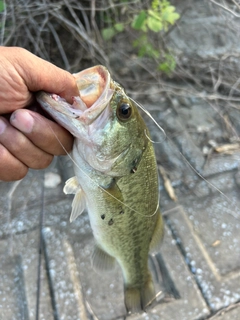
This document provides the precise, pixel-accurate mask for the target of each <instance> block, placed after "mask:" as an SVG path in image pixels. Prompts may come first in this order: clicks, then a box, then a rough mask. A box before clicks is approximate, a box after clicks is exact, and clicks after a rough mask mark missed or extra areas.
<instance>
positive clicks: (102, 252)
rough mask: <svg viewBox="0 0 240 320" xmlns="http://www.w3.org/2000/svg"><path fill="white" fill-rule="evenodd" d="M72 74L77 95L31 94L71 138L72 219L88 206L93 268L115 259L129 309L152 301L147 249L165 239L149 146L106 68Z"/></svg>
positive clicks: (129, 104) (107, 266) (135, 111)
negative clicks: (70, 99)
mask: <svg viewBox="0 0 240 320" xmlns="http://www.w3.org/2000/svg"><path fill="white" fill-rule="evenodd" d="M74 76H75V78H76V82H77V85H78V88H79V93H80V98H79V97H75V98H73V99H74V101H73V104H72V105H70V104H68V103H67V102H66V101H65V100H64V99H62V98H60V97H59V96H57V95H56V94H49V93H45V92H40V93H39V94H38V98H37V99H38V101H39V103H40V104H41V106H42V107H43V108H44V109H45V110H46V111H47V112H49V113H50V115H51V116H52V117H53V118H54V119H55V120H56V121H57V122H58V123H59V124H61V125H62V126H63V127H65V128H66V129H67V130H69V131H70V132H71V133H72V134H73V136H74V137H75V140H74V146H73V150H72V158H73V160H74V171H75V174H76V176H75V177H73V178H70V179H69V180H68V181H67V182H66V185H65V187H64V192H65V193H67V194H69V193H73V194H75V197H74V200H73V203H72V213H71V217H70V220H71V221H73V220H74V219H76V218H77V217H78V216H79V215H80V214H81V213H82V212H83V210H84V209H85V208H87V210H88V214H89V219H90V224H91V227H92V231H93V235H94V238H95V241H96V246H95V249H94V252H93V257H92V259H93V266H94V268H95V269H97V270H106V269H110V268H111V267H113V265H114V262H115V261H117V262H118V263H119V265H120V267H121V269H122V273H123V278H124V291H125V306H126V309H127V312H129V313H136V312H140V311H141V310H145V308H146V307H147V306H148V305H149V304H150V303H151V302H152V301H153V300H154V299H155V290H154V285H153V281H152V276H151V274H150V271H149V268H148V254H149V251H151V250H152V251H154V250H158V248H159V244H160V243H161V240H162V237H163V222H162V217H161V214H160V211H159V191H158V174H157V166H156V159H155V154H154V149H153V146H152V143H151V140H150V138H149V136H150V135H149V132H148V129H147V127H146V125H145V123H144V121H143V119H142V117H141V116H140V114H139V112H138V109H137V106H136V104H135V102H134V101H133V100H131V99H130V98H129V97H128V96H127V95H126V93H125V92H124V90H123V89H122V87H121V86H120V85H119V84H118V83H116V82H115V81H113V80H112V79H111V76H110V74H109V72H108V70H107V69H106V68H105V67H103V66H95V67H92V68H89V69H86V70H84V71H81V72H79V73H77V74H75V75H74Z"/></svg>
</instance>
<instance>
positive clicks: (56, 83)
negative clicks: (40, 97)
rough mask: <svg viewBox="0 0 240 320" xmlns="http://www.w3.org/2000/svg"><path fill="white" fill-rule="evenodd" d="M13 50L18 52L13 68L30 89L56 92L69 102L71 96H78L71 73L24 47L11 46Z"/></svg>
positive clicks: (70, 101)
mask: <svg viewBox="0 0 240 320" xmlns="http://www.w3.org/2000/svg"><path fill="white" fill-rule="evenodd" d="M13 50H15V51H17V52H18V55H17V56H18V58H17V59H16V61H17V63H16V65H15V68H17V70H18V72H19V74H20V75H21V76H22V78H23V79H24V81H25V83H26V85H27V87H28V88H29V90H30V91H39V90H44V91H47V92H51V93H56V94H58V95H60V96H61V97H63V98H65V99H66V100H67V101H68V102H69V103H72V97H73V96H79V90H78V88H77V84H76V80H75V78H74V77H73V75H72V74H70V73H69V72H67V71H65V70H63V69H60V68H58V67H56V66H55V65H53V64H52V63H50V62H48V61H45V60H43V59H41V58H39V57H37V56H35V55H34V54H32V53H30V52H29V51H27V50H25V49H22V48H13ZM17 52H16V53H17ZM16 53H15V55H16ZM19 56H20V58H21V61H20V58H19ZM24 64H25V65H24Z"/></svg>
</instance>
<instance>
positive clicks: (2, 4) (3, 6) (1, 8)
mask: <svg viewBox="0 0 240 320" xmlns="http://www.w3.org/2000/svg"><path fill="white" fill-rule="evenodd" d="M4 10H5V5H4V2H3V1H0V12H3V11H4Z"/></svg>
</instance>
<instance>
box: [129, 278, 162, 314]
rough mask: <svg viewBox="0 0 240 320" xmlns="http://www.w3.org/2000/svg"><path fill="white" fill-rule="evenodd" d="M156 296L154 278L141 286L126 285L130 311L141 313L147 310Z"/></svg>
mask: <svg viewBox="0 0 240 320" xmlns="http://www.w3.org/2000/svg"><path fill="white" fill-rule="evenodd" d="M155 298H156V294H155V289H154V285H153V281H152V278H151V277H149V279H148V280H147V281H146V282H145V284H143V285H142V286H141V287H131V286H126V287H125V306H126V309H127V312H128V313H139V312H142V311H145V308H146V307H147V306H149V305H150V304H151V303H152V302H153V301H154V300H155Z"/></svg>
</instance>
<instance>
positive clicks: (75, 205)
mask: <svg viewBox="0 0 240 320" xmlns="http://www.w3.org/2000/svg"><path fill="white" fill-rule="evenodd" d="M63 192H64V193H65V194H75V196H74V198H73V202H72V212H71V216H70V222H72V221H74V220H75V219H77V217H78V216H80V214H81V213H82V212H83V211H84V209H85V208H86V200H85V195H84V192H83V190H82V188H81V186H80V184H79V183H78V180H77V177H72V178H70V179H68V180H67V181H66V182H65V186H64V188H63Z"/></svg>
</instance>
